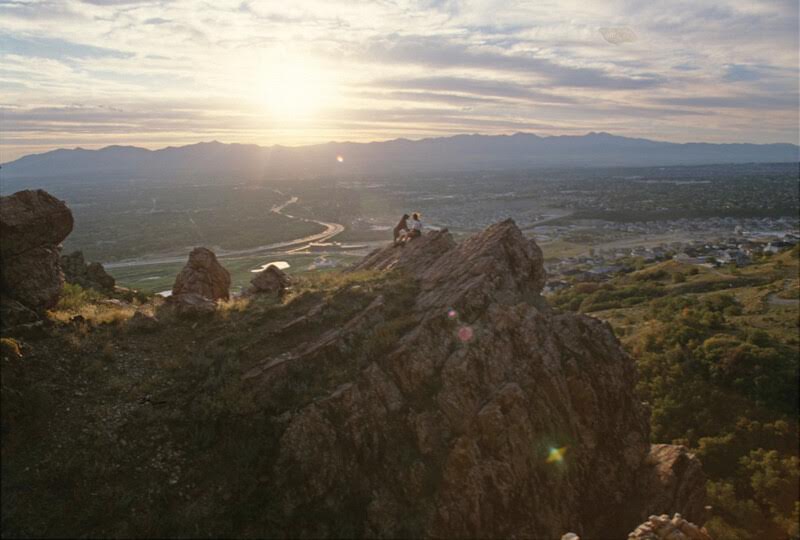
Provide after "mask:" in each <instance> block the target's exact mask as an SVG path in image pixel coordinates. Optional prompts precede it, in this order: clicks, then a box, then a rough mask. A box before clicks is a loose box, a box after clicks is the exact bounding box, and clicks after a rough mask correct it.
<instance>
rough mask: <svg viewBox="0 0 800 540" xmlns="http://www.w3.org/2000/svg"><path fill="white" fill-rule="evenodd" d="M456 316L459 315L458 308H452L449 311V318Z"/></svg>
mask: <svg viewBox="0 0 800 540" xmlns="http://www.w3.org/2000/svg"><path fill="white" fill-rule="evenodd" d="M456 317H458V313H457V312H456V310H454V309H451V310H449V311H448V312H447V318H448V319H455V318H456Z"/></svg>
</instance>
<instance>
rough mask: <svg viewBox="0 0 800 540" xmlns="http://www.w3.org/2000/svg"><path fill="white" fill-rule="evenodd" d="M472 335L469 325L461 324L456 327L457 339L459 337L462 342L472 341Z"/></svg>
mask: <svg viewBox="0 0 800 540" xmlns="http://www.w3.org/2000/svg"><path fill="white" fill-rule="evenodd" d="M474 335H475V333H474V332H473V331H472V328H470V327H469V326H462V327H461V328H459V329H458V339H460V340H461V341H463V342H464V343H468V342H470V341H472V337H473V336H474Z"/></svg>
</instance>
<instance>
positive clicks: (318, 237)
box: [103, 197, 344, 268]
mask: <svg viewBox="0 0 800 540" xmlns="http://www.w3.org/2000/svg"><path fill="white" fill-rule="evenodd" d="M299 200H300V199H298V198H297V197H291V198H290V199H288V200H287V201H286V202H283V203H281V204H277V205H275V206H273V207H272V208H271V209H270V212H275V213H276V214H280V215H282V216H285V217H287V218H289V219H296V220H299V221H306V222H308V223H316V224H317V225H321V226H323V227H325V230H324V231H322V232H320V233H316V234H312V235H309V236H304V237H302V238H295V239H294V240H287V241H285V242H275V243H273V244H267V245H265V246H258V247H254V248H248V249H236V250H230V251H226V250H222V249H219V250H217V251H216V255H217V257H218V258H220V259H225V258H229V257H238V256H241V255H257V254H259V253H262V252H267V251H276V250H280V249H286V248H290V247H293V246H297V245H299V244H309V243H311V242H325V241H326V240H330V239H331V238H333V237H334V236H336V235H337V234H340V233H341V232H342V231H344V225H341V224H339V223H328V222H326V221H318V220H316V219H307V218H300V217H295V216H292V215H290V214H287V213H285V212H284V211H283V210H284V208H286V207H287V206H289V205H291V204H295V203H296V202H297V201H299ZM188 255H189V254H188V253H185V254H183V255H175V256H165V257H151V258H148V257H142V258H140V259H131V260H127V261H118V262H109V263H103V266H104V267H105V268H130V267H132V266H148V265H152V264H170V263H181V262H184V261H186V259H187V257H188Z"/></svg>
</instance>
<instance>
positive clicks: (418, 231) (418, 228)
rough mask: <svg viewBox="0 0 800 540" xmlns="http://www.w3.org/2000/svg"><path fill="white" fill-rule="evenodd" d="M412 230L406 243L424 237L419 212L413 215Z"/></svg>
mask: <svg viewBox="0 0 800 540" xmlns="http://www.w3.org/2000/svg"><path fill="white" fill-rule="evenodd" d="M410 229H411V230H409V231H408V234H406V236H405V238H404V241H406V242H408V241H409V240H413V239H414V238H417V237H419V236H422V221H420V219H419V213H417V212H414V213H413V214H412V215H411V226H410Z"/></svg>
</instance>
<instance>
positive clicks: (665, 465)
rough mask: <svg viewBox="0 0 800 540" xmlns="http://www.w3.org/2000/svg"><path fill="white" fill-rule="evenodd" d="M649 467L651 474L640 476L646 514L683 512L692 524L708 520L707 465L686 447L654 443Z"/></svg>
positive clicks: (640, 489) (648, 460) (647, 462)
mask: <svg viewBox="0 0 800 540" xmlns="http://www.w3.org/2000/svg"><path fill="white" fill-rule="evenodd" d="M646 464H647V465H648V467H647V469H646V470H647V472H649V474H642V475H641V476H640V477H639V481H640V484H639V486H640V487H639V492H640V493H641V497H642V500H643V501H644V507H643V512H644V513H645V515H660V514H664V513H675V512H677V513H679V514H681V515H683V516H686V517H687V518H688V519H689V520H690V521H694V522H696V523H703V522H704V521H705V517H706V512H705V504H706V503H705V483H706V477H705V474H704V473H703V466H702V464H701V463H700V460H698V459H697V458H696V457H695V455H694V454H692V453H690V452H689V451H688V450H687V449H686V448H685V447H683V446H676V445H672V444H654V445H652V446H651V447H650V453H649V455H648V456H647V460H646Z"/></svg>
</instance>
